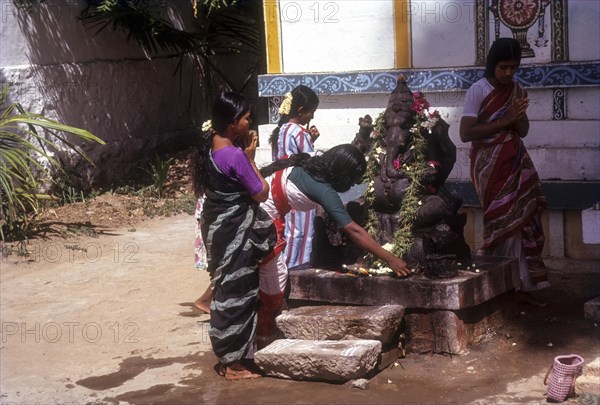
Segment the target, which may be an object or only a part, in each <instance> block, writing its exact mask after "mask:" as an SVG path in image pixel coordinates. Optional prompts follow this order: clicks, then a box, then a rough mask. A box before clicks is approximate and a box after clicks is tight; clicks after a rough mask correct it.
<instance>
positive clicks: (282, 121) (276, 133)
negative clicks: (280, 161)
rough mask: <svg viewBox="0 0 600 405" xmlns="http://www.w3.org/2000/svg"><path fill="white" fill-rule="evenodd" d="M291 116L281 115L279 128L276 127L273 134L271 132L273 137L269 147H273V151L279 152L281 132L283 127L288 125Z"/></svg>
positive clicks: (270, 138)
mask: <svg viewBox="0 0 600 405" xmlns="http://www.w3.org/2000/svg"><path fill="white" fill-rule="evenodd" d="M290 118H291V117H290V116H289V115H288V114H281V117H280V118H279V122H278V123H277V126H276V127H275V129H274V130H273V132H271V136H270V137H269V145H270V146H271V150H277V141H278V140H279V130H280V129H281V126H282V125H283V124H285V123H287V122H288V121H289V120H290Z"/></svg>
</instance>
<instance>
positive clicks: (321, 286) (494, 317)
mask: <svg viewBox="0 0 600 405" xmlns="http://www.w3.org/2000/svg"><path fill="white" fill-rule="evenodd" d="M473 264H474V265H475V266H472V265H473ZM467 266H468V267H470V269H469V270H460V271H459V275H458V277H454V278H451V279H442V280H431V279H427V278H425V277H424V276H423V275H422V274H418V275H415V276H412V277H409V278H404V279H399V278H395V277H389V276H373V277H369V276H353V275H349V274H346V273H340V272H335V271H329V270H324V269H307V270H297V271H291V272H290V282H291V290H290V295H289V298H290V300H291V305H292V306H296V305H298V304H299V303H304V304H306V303H307V302H310V303H311V304H312V305H314V304H315V303H316V302H319V303H327V304H338V305H339V304H344V305H385V304H396V305H402V306H404V307H406V310H405V315H404V319H405V321H406V322H405V325H404V333H405V336H406V349H407V350H408V351H413V352H430V351H433V352H447V353H452V354H459V353H461V352H463V351H464V350H465V349H466V347H467V344H469V343H474V342H478V341H479V340H480V339H481V338H482V337H483V336H485V333H486V331H488V330H489V329H495V328H497V327H499V326H501V325H502V324H503V323H504V321H505V319H506V318H507V317H508V316H510V315H511V313H512V310H513V308H514V306H513V302H514V301H513V299H512V298H513V297H512V296H513V292H514V289H515V287H516V283H518V280H519V277H518V265H517V261H516V260H515V259H512V258H500V257H487V256H485V257H484V256H476V257H474V258H473V260H472V263H467V264H463V265H462V267H463V268H466V267H467ZM475 270H479V271H478V272H476V271H475Z"/></svg>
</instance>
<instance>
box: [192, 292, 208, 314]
mask: <svg viewBox="0 0 600 405" xmlns="http://www.w3.org/2000/svg"><path fill="white" fill-rule="evenodd" d="M211 300H212V288H210V286H208V288H207V289H206V290H204V292H203V293H202V295H201V296H200V298H198V299H197V300H196V301H194V306H195V307H196V308H198V309H199V310H200V311H202V312H204V313H207V314H210V301H211Z"/></svg>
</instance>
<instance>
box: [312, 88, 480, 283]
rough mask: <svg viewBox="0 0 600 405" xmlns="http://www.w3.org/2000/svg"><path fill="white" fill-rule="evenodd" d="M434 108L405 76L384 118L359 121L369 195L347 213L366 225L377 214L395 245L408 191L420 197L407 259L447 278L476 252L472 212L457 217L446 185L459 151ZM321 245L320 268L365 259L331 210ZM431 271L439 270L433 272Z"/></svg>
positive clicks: (320, 219)
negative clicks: (470, 241)
mask: <svg viewBox="0 0 600 405" xmlns="http://www.w3.org/2000/svg"><path fill="white" fill-rule="evenodd" d="M428 107H429V105H428V102H427V100H425V98H424V97H422V96H421V95H420V94H419V93H415V95H413V93H412V92H411V91H410V90H409V88H408V87H407V85H406V82H405V81H404V79H403V78H399V79H398V82H397V86H396V88H395V89H394V91H393V92H392V93H391V95H390V99H389V103H388V106H387V108H386V110H385V112H384V113H383V114H382V115H381V116H380V117H379V118H378V119H377V121H376V122H375V123H373V122H372V118H371V117H370V116H366V117H363V118H361V119H360V120H359V132H358V133H357V134H356V137H355V139H354V141H353V144H354V145H355V146H357V147H358V148H359V149H361V151H362V152H363V153H365V155H367V157H368V158H369V166H371V167H372V169H369V170H368V176H370V179H368V180H367V181H368V182H369V186H368V187H367V188H368V189H370V191H367V192H366V194H365V195H364V196H360V197H359V198H357V199H356V200H354V201H350V202H349V203H348V204H347V208H348V211H349V213H350V214H351V216H352V218H353V220H354V221H355V222H357V223H359V224H360V225H362V226H365V227H367V228H368V222H369V218H373V215H372V214H373V213H374V214H375V218H376V221H377V222H378V223H376V224H375V226H373V227H372V228H374V229H376V234H375V235H373V236H374V237H375V239H377V240H378V241H379V243H381V244H382V245H385V244H389V243H392V244H393V243H394V242H395V241H394V235H395V234H396V232H397V231H398V229H399V228H400V227H401V226H402V224H401V213H402V211H403V210H405V209H406V205H407V204H403V203H405V200H407V201H406V202H407V203H409V200H410V198H407V192H409V193H413V200H410V201H412V202H410V204H415V203H416V204H418V206H417V207H413V209H415V210H416V212H415V215H413V217H414V220H413V222H412V223H411V224H410V225H411V226H410V239H409V244H410V246H409V248H408V249H405V250H404V252H405V253H403V257H404V259H405V260H406V261H407V262H408V263H409V265H411V266H412V267H415V268H419V269H423V270H424V271H425V275H426V276H429V277H432V278H443V277H451V276H453V275H456V274H457V266H456V263H457V262H458V261H464V262H465V263H466V262H467V261H468V260H470V248H469V246H468V245H467V244H466V243H465V240H464V236H463V228H464V226H465V224H466V215H465V214H458V213H457V212H458V209H459V208H460V207H461V204H462V200H461V199H459V198H457V197H456V196H454V195H453V193H452V192H450V190H449V189H448V188H447V187H446V186H445V185H444V183H445V182H446V179H447V178H448V175H449V174H450V172H451V171H452V168H453V167H454V164H455V162H456V147H455V145H454V143H453V142H452V141H451V140H450V137H449V136H448V128H449V125H448V124H447V123H446V122H445V121H444V120H443V119H442V118H441V117H440V116H439V114H438V113H437V111H436V112H434V113H432V114H427V112H426V110H427V108H428ZM381 120H384V122H381ZM374 124H375V125H374ZM415 131H419V132H418V133H416V134H415ZM416 135H419V136H418V137H417V136H416ZM417 138H418V139H417ZM419 142H420V144H419ZM419 163H420V165H419ZM372 165H374V166H372ZM415 167H421V168H422V170H421V171H420V172H419V176H418V178H415V177H414V173H413V172H411V169H412V170H414V168H415ZM415 181H417V182H418V188H417V189H418V198H417V200H416V201H414V190H415V188H414V187H413V188H412V191H410V190H411V187H410V186H411V185H412V184H413V183H414V182H415ZM369 192H370V193H371V197H368V194H369ZM369 212H371V215H369ZM314 241H315V245H314V251H313V258H312V262H313V265H315V266H325V267H338V266H340V265H341V264H353V263H355V262H356V261H357V260H358V261H361V253H360V250H359V249H357V248H356V247H355V246H352V243H351V242H350V241H349V240H348V239H347V238H346V237H345V235H344V234H342V233H341V232H339V231H338V230H337V229H336V227H335V225H334V224H333V223H332V221H330V220H329V219H328V218H327V215H326V214H325V213H324V212H320V213H318V215H317V218H316V220H315V239H314ZM428 269H434V270H435V271H433V272H431V271H430V272H429V273H428ZM436 269H437V270H436Z"/></svg>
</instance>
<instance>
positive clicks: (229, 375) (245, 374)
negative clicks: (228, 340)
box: [219, 361, 262, 381]
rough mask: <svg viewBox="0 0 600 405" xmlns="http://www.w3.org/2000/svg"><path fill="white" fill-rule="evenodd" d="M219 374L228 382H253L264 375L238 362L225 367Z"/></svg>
mask: <svg viewBox="0 0 600 405" xmlns="http://www.w3.org/2000/svg"><path fill="white" fill-rule="evenodd" d="M219 374H221V375H223V376H224V377H225V379H226V380H228V381H235V380H251V379H254V378H261V377H262V374H259V373H258V372H256V371H254V370H251V369H250V368H247V367H246V366H245V365H244V364H243V363H242V362H239V361H236V362H235V363H233V364H230V365H229V366H223V368H222V369H221V371H220V372H219Z"/></svg>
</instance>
